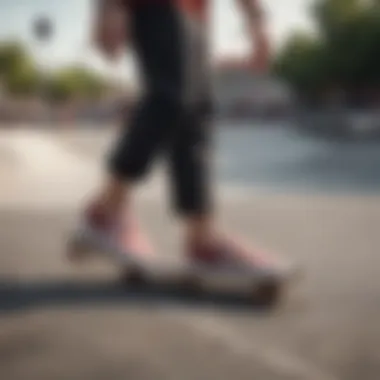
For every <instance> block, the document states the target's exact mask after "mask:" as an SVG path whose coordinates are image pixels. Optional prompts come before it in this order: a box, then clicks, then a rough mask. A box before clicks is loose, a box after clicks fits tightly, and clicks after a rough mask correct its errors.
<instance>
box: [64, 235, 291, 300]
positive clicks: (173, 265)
mask: <svg viewBox="0 0 380 380" xmlns="http://www.w3.org/2000/svg"><path fill="white" fill-rule="evenodd" d="M95 245H96V247H95ZM68 255H69V256H70V258H71V259H72V260H74V261H75V260H82V259H85V258H88V257H89V256H99V257H101V258H103V259H106V260H107V261H110V262H111V263H114V264H116V266H117V267H118V268H119V269H120V268H121V277H120V280H121V283H122V284H123V286H127V287H134V288H136V287H138V288H140V289H142V288H148V287H166V288H167V287H171V288H172V287H175V289H177V290H179V291H182V292H184V293H186V294H187V295H197V296H201V295H202V294H203V293H204V292H208V291H212V292H215V291H217V292H223V293H224V292H227V293H231V292H233V293H235V292H236V293H238V294H239V295H243V296H246V297H247V299H248V300H250V301H252V303H254V304H259V305H261V306H267V307H273V306H275V305H277V304H278V303H279V301H281V300H282V298H283V295H284V293H286V291H287V290H288V288H289V285H290V283H292V282H293V281H291V280H293V277H290V276H285V275H284V276H275V277H271V278H269V277H267V276H263V275H260V273H259V272H258V271H254V270H252V268H250V267H249V266H247V267H246V268H242V269H239V270H232V269H230V268H226V267H224V268H215V267H214V266H211V265H209V266H207V265H202V266H196V265H194V264H192V263H189V262H186V261H185V260H176V259H174V258H173V259H171V258H162V257H159V256H141V255H137V254H134V253H132V252H128V253H127V252H122V251H120V250H118V249H114V250H110V249H105V244H103V246H102V242H100V241H98V242H96V244H94V242H90V241H89V239H86V237H85V236H83V235H82V236H75V237H74V238H73V239H72V240H71V241H70V243H69V249H68Z"/></svg>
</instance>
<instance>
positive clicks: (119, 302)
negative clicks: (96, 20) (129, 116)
mask: <svg viewBox="0 0 380 380" xmlns="http://www.w3.org/2000/svg"><path fill="white" fill-rule="evenodd" d="M108 141H109V139H108V136H107V138H105V137H104V136H103V135H102V133H100V132H90V133H88V132H74V131H73V132H70V131H68V132H65V133H51V132H43V131H25V130H24V131H18V132H14V133H10V132H5V131H3V132H1V134H0V184H1V186H0V378H1V379H4V380H5V379H12V380H24V379H28V380H29V379H39V380H44V379H46V380H48V379H49V380H50V379H62V380H63V379H64V380H66V379H67V380H69V379H70V380H75V379H78V380H79V379H80V380H83V379H94V380H97V379H99V380H103V379H104V380H106V379H107V380H114V379H115V380H119V379H120V380H121V379H123V380H124V379H131V380H132V379H133V380H145V379H146V380H161V379H162V380H168V379H173V380H186V379H190V380H195V379H196V380H200V379H204V380H211V379H219V380H230V379H236V380H245V379H247V380H252V379H258V380H272V379H273V380H285V379H286V380H287V379H292V380H293V379H294V380H296V379H297V380H317V379H318V380H338V379H339V380H357V379H361V380H377V379H378V378H379V373H380V328H379V319H380V302H379V294H380V257H379V255H378V253H379V247H380V235H379V233H378V226H379V225H380V202H379V198H378V197H376V196H359V195H357V196H337V195H334V196H327V195H318V196H317V195H314V196H312V195H303V196H301V195H294V194H293V195H291V194H278V193H277V194H269V193H264V192H255V191H254V190H249V189H247V188H244V189H239V188H236V187H232V186H230V185H228V184H222V185H220V187H219V192H218V194H219V200H220V205H221V217H222V220H223V221H224V223H225V224H226V225H227V226H229V227H230V228H232V229H233V230H236V231H239V232H240V233H242V234H243V235H245V236H247V237H249V238H251V239H253V240H255V241H259V242H263V243H264V244H265V245H269V246H270V247H271V248H273V249H275V250H277V251H278V252H279V253H280V254H284V255H288V256H289V257H290V258H292V259H294V260H296V261H297V262H299V263H300V264H301V265H302V266H303V267H304V268H305V272H306V274H307V276H306V278H305V279H304V281H303V283H301V284H299V285H298V287H297V288H295V289H294V290H293V291H292V292H291V293H290V294H289V296H288V297H287V299H286V300H285V301H284V302H283V304H282V305H280V306H279V308H278V309H277V310H274V311H272V312H264V311H260V310H257V309H255V308H253V307H251V306H250V305H249V304H246V303H244V302H238V301H234V300H231V299H227V298H223V297H219V298H218V297H212V296H211V297H205V298H203V299H186V298H181V297H178V296H177V295H175V294H168V293H166V294H160V293H159V292H158V293H157V292H156V293H154V292H150V293H149V292H145V293H144V292H136V291H132V290H129V291H128V290H126V289H122V288H121V287H120V286H119V285H118V283H117V281H115V280H117V277H118V273H117V270H115V269H114V268H112V267H108V266H106V265H105V264H103V263H95V262H94V263H91V264H89V265H85V266H80V267H72V266H71V265H70V264H69V263H68V262H67V261H66V260H65V256H64V255H63V243H64V241H65V236H66V235H65V234H66V232H67V231H68V229H69V228H70V227H71V224H72V221H73V218H74V217H75V211H76V209H77V208H78V206H79V205H80V203H81V201H82V199H83V197H85V196H86V195H87V194H88V192H89V191H90V190H91V189H92V188H93V187H94V186H95V184H96V182H97V181H98V180H99V171H98V168H97V164H98V162H97V160H98V158H99V155H100V153H101V152H102V150H104V149H105V147H106V144H105V143H106V142H107V143H108ZM161 181H162V175H161V174H160V173H158V174H156V175H155V177H154V178H153V180H152V181H151V183H150V184H149V185H147V186H146V187H145V189H144V191H142V192H141V193H140V194H139V195H138V208H139V210H140V213H141V218H142V221H143V222H144V223H145V225H146V227H147V228H148V230H149V231H150V233H151V234H152V237H153V238H154V239H155V241H156V242H157V246H158V247H159V249H160V251H161V252H162V253H163V254H170V255H176V254H178V252H179V251H180V250H179V241H178V237H179V234H178V230H177V229H176V228H175V226H174V223H173V218H172V216H171V215H169V214H168V213H167V200H166V198H165V197H162V195H163V194H162V193H163V189H162V186H161V185H162V184H161Z"/></svg>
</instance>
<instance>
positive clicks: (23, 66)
mask: <svg viewBox="0 0 380 380" xmlns="http://www.w3.org/2000/svg"><path fill="white" fill-rule="evenodd" d="M0 80H1V82H2V83H3V85H4V87H5V90H6V91H7V92H9V93H10V94H12V95H29V94H31V93H33V92H35V91H36V89H37V85H38V73H37V69H36V67H35V65H34V62H33V61H32V59H31V57H30V56H29V54H28V52H27V51H26V49H25V48H24V47H23V45H22V44H21V43H18V42H14V41H11V42H6V43H3V44H1V45H0Z"/></svg>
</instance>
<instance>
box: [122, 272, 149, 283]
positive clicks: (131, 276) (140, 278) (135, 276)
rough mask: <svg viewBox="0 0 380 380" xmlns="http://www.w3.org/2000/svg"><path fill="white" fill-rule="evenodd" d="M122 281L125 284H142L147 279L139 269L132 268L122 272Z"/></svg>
mask: <svg viewBox="0 0 380 380" xmlns="http://www.w3.org/2000/svg"><path fill="white" fill-rule="evenodd" d="M123 283H124V285H127V286H143V285H146V283H147V281H146V278H145V276H144V274H143V273H142V272H141V270H139V269H136V268H134V269H131V270H129V271H128V272H127V273H125V274H124V276H123Z"/></svg>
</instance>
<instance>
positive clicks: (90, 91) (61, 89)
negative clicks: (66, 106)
mask: <svg viewBox="0 0 380 380" xmlns="http://www.w3.org/2000/svg"><path fill="white" fill-rule="evenodd" d="M107 88H108V85H107V83H106V81H105V80H103V78H101V77H100V76H99V75H96V74H95V73H93V72H91V71H89V70H88V69H86V68H83V67H80V66H71V67H66V68H64V69H62V70H60V71H59V72H57V73H56V74H55V75H54V76H53V77H52V78H51V79H50V84H49V94H50V96H51V98H52V99H53V100H55V101H66V100H70V99H74V98H90V99H97V98H99V97H100V96H102V94H103V93H104V92H105V91H106V90H107Z"/></svg>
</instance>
